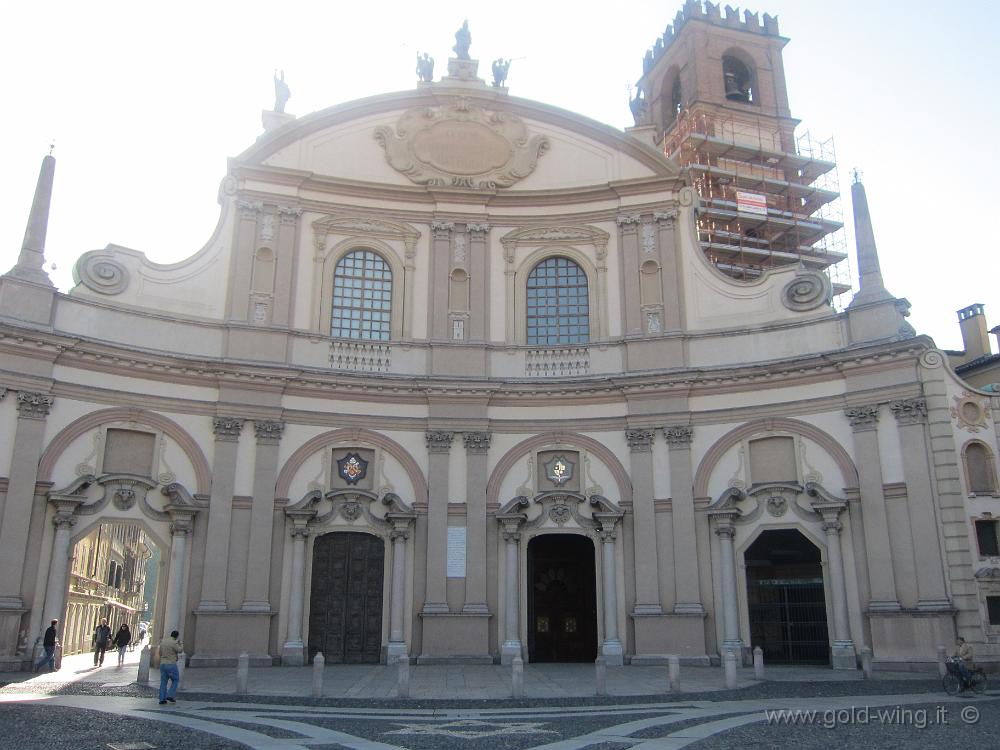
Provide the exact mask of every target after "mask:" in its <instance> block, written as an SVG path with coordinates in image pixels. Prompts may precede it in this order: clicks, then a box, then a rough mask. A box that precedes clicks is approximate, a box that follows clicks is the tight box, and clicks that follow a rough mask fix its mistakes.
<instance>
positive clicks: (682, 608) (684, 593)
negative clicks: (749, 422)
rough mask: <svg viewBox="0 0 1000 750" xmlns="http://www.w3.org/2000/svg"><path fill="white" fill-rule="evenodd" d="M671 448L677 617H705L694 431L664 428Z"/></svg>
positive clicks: (679, 427)
mask: <svg viewBox="0 0 1000 750" xmlns="http://www.w3.org/2000/svg"><path fill="white" fill-rule="evenodd" d="M663 435H664V437H665V438H666V440H667V445H668V446H669V448H670V497H671V498H672V500H671V510H672V513H671V515H672V521H673V540H672V541H673V547H674V576H675V578H674V586H675V591H676V592H677V593H676V596H677V601H676V603H675V604H674V614H681V615H703V614H704V613H705V607H704V605H702V603H701V586H700V582H699V580H698V534H697V531H696V530H695V522H694V481H693V478H692V476H691V440H692V438H693V437H694V428H693V427H690V426H688V425H675V426H673V427H664V428H663Z"/></svg>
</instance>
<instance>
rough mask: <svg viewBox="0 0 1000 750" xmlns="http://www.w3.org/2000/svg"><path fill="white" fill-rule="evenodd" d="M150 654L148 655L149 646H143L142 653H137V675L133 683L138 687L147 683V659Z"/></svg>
mask: <svg viewBox="0 0 1000 750" xmlns="http://www.w3.org/2000/svg"><path fill="white" fill-rule="evenodd" d="M150 656H151V654H150V653H149V646H148V645H146V646H143V647H142V651H140V652H139V673H138V675H137V676H136V678H135V681H136V682H138V683H139V684H140V685H145V684H147V683H148V682H149V659H150Z"/></svg>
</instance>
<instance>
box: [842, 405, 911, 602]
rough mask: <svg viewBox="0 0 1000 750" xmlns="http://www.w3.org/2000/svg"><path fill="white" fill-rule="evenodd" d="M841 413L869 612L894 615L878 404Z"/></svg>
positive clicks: (893, 576)
mask: <svg viewBox="0 0 1000 750" xmlns="http://www.w3.org/2000/svg"><path fill="white" fill-rule="evenodd" d="M844 414H845V416H846V417H847V419H848V421H849V422H850V423H851V428H852V429H853V430H854V453H855V455H856V456H857V463H858V478H859V485H860V486H859V487H858V489H859V490H860V492H861V517H862V523H863V525H864V532H865V553H866V555H867V557H868V581H869V585H870V586H871V601H870V603H869V605H868V608H869V609H870V610H871V611H879V612H896V611H898V610H899V608H900V607H899V599H898V598H897V595H896V576H895V574H894V573H893V570H892V546H891V545H890V542H889V521H888V516H887V513H886V507H885V494H884V493H883V491H882V484H883V477H882V458H881V455H880V453H879V447H878V418H879V406H878V404H864V405H859V406H852V407H850V408H848V409H845V410H844Z"/></svg>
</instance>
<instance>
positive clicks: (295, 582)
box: [281, 522, 309, 667]
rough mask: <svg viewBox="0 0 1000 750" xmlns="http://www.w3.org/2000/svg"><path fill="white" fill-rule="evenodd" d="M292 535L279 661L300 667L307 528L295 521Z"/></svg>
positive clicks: (303, 656)
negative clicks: (286, 611)
mask: <svg viewBox="0 0 1000 750" xmlns="http://www.w3.org/2000/svg"><path fill="white" fill-rule="evenodd" d="M291 535H292V575H291V589H290V591H289V595H288V633H287V634H286V637H285V645H284V646H283V647H282V649H281V663H282V664H283V665H285V666H293V667H300V666H302V665H303V664H305V663H306V654H305V644H304V643H303V642H302V608H303V605H304V603H305V587H306V581H305V576H306V573H305V568H306V537H308V536H309V528H308V527H307V526H306V525H305V524H304V523H301V522H297V523H296V524H295V525H294V526H293V527H292V531H291Z"/></svg>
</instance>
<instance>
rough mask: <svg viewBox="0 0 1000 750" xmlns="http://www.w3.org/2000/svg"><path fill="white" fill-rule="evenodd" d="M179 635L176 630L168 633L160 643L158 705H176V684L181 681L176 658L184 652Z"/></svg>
mask: <svg viewBox="0 0 1000 750" xmlns="http://www.w3.org/2000/svg"><path fill="white" fill-rule="evenodd" d="M180 635H181V634H180V633H179V632H177V631H176V630H172V631H170V635H168V636H167V637H166V638H164V639H163V640H162V641H160V705H161V706H162V705H163V704H164V703H166V702H167V701H169V702H171V703H176V702H177V701H176V700H174V696H175V695H177V683H178V682H179V681H180V679H181V675H180V672H179V671H178V670H177V656H178V654H180V653H181V651H183V650H184V644H183V643H181V639H180ZM168 681H169V682H170V689H169V690H168V689H167V682H168Z"/></svg>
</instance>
